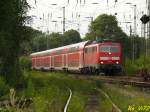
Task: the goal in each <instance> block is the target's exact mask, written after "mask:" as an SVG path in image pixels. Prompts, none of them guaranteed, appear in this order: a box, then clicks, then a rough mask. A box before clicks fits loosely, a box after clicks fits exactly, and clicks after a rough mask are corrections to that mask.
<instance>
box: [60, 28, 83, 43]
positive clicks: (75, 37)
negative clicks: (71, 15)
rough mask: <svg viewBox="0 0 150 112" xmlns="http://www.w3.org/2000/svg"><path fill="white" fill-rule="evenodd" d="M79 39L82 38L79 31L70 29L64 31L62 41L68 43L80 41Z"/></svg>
mask: <svg viewBox="0 0 150 112" xmlns="http://www.w3.org/2000/svg"><path fill="white" fill-rule="evenodd" d="M81 40H82V39H81V36H80V34H79V32H78V31H76V30H73V29H72V30H68V31H66V32H65V33H64V35H63V40H62V41H63V44H64V45H68V44H73V43H78V42H81Z"/></svg>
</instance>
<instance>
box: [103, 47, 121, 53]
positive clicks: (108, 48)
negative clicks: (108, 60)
mask: <svg viewBox="0 0 150 112" xmlns="http://www.w3.org/2000/svg"><path fill="white" fill-rule="evenodd" d="M100 52H111V53H118V52H119V47H118V46H101V47H100Z"/></svg>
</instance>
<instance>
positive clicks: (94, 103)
mask: <svg viewBox="0 0 150 112" xmlns="http://www.w3.org/2000/svg"><path fill="white" fill-rule="evenodd" d="M87 97H88V99H87V102H86V104H85V109H86V112H99V95H98V91H94V92H92V93H88V95H87Z"/></svg>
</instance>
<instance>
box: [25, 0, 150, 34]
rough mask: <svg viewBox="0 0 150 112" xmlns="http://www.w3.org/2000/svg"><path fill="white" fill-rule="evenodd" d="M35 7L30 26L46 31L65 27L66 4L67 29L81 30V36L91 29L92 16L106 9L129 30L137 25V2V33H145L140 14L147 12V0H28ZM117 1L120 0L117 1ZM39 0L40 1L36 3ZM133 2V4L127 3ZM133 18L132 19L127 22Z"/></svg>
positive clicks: (31, 13)
mask: <svg viewBox="0 0 150 112" xmlns="http://www.w3.org/2000/svg"><path fill="white" fill-rule="evenodd" d="M27 1H28V3H29V4H30V6H31V7H32V8H31V9H30V11H29V12H28V15H30V16H32V17H33V22H31V23H30V26H32V27H34V28H36V29H39V30H41V31H43V32H49V33H51V32H60V33H62V31H63V28H62V26H63V24H62V17H63V9H62V7H65V13H66V14H65V15H66V17H65V18H66V27H65V28H66V31H67V30H69V29H75V30H78V31H79V32H80V34H81V36H84V35H85V34H86V33H87V32H88V26H89V25H90V22H91V17H93V18H94V19H95V18H96V17H97V16H98V15H100V14H103V13H107V14H112V15H115V13H117V15H116V17H117V19H118V22H119V26H121V28H122V29H123V30H124V31H125V32H126V33H127V34H129V29H130V25H131V26H132V28H134V6H133V5H136V6H137V10H136V13H137V14H136V15H137V33H138V34H139V35H141V22H140V17H141V16H142V12H143V13H144V14H146V13H147V10H146V9H147V8H146V7H147V5H146V0H27ZM115 1H117V2H115ZM35 2H36V3H35ZM126 3H130V4H126ZM127 22H131V23H127Z"/></svg>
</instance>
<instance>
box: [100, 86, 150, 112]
mask: <svg viewBox="0 0 150 112" xmlns="http://www.w3.org/2000/svg"><path fill="white" fill-rule="evenodd" d="M102 89H103V90H104V91H105V92H106V93H107V94H108V95H109V96H110V98H111V100H112V101H113V102H114V103H115V104H116V105H117V106H118V107H119V108H120V109H121V110H122V111H123V112H127V111H128V108H129V106H148V105H150V96H149V94H148V93H145V92H142V91H141V90H140V89H138V88H134V87H131V86H125V87H121V86H119V85H111V84H106V85H103V88H102ZM141 112H145V111H141Z"/></svg>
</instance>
